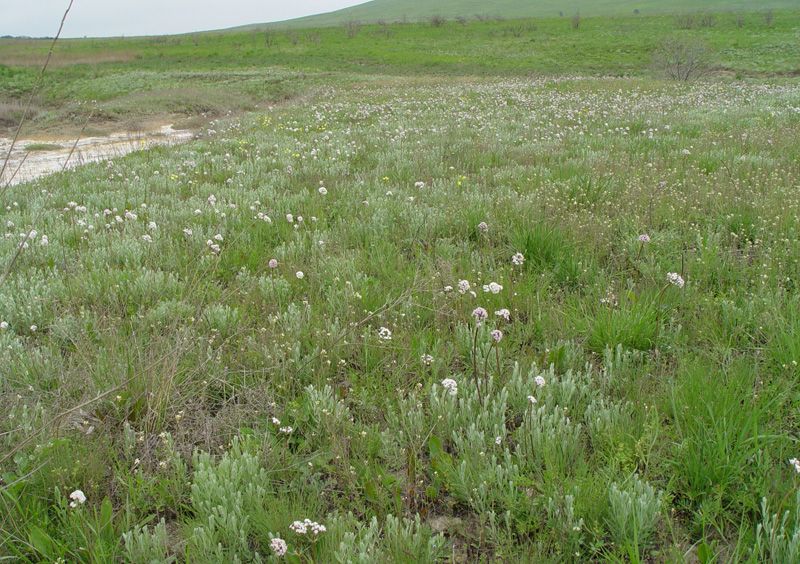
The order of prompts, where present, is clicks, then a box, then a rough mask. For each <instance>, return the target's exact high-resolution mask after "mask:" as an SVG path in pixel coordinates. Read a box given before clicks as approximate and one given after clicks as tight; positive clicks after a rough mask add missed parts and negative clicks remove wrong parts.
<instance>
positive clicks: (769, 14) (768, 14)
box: [764, 10, 772, 25]
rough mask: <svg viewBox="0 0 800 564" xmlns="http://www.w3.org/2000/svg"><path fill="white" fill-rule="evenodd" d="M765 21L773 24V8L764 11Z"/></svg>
mask: <svg viewBox="0 0 800 564" xmlns="http://www.w3.org/2000/svg"><path fill="white" fill-rule="evenodd" d="M764 21H765V22H766V23H767V25H772V10H767V11H766V12H764Z"/></svg>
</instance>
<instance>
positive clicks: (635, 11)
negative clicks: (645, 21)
mask: <svg viewBox="0 0 800 564" xmlns="http://www.w3.org/2000/svg"><path fill="white" fill-rule="evenodd" d="M633 13H634V14H635V15H637V16H638V15H639V9H638V8H637V9H635V10H634V11H633Z"/></svg>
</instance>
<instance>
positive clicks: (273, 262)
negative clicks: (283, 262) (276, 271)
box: [268, 259, 278, 268]
mask: <svg viewBox="0 0 800 564" xmlns="http://www.w3.org/2000/svg"><path fill="white" fill-rule="evenodd" d="M268 264H269V267H270V268H278V261H277V260H275V259H270V261H269V263H268Z"/></svg>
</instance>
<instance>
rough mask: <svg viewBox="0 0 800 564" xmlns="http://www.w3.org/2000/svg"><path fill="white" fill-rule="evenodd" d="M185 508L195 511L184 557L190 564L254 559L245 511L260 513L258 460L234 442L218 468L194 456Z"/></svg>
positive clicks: (263, 479) (262, 480)
mask: <svg viewBox="0 0 800 564" xmlns="http://www.w3.org/2000/svg"><path fill="white" fill-rule="evenodd" d="M194 468H195V473H194V480H193V483H192V490H191V502H192V507H193V509H194V511H195V520H194V527H193V530H192V534H191V536H190V537H189V543H188V546H187V556H188V558H189V560H190V561H192V562H209V563H210V562H214V563H220V564H221V563H223V562H235V561H241V562H249V561H257V560H259V559H260V557H259V555H258V553H257V552H256V553H254V552H253V551H252V550H251V547H250V542H249V538H248V537H249V535H250V533H251V528H252V527H251V524H250V516H249V515H250V511H251V510H252V509H253V508H258V507H263V506H264V503H265V502H266V499H267V493H268V492H267V488H266V486H267V485H268V484H269V480H268V475H267V472H266V471H265V470H264V469H263V468H261V466H260V463H259V461H258V458H256V456H254V455H253V454H250V453H249V452H247V451H246V450H245V448H244V447H243V444H242V442H241V441H240V440H239V439H234V441H233V444H232V446H231V449H230V450H229V451H227V452H226V453H225V455H224V456H223V457H222V459H221V460H219V462H215V461H214V460H213V458H212V457H211V455H210V454H208V453H199V454H195V456H194Z"/></svg>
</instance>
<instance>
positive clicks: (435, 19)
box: [428, 14, 447, 27]
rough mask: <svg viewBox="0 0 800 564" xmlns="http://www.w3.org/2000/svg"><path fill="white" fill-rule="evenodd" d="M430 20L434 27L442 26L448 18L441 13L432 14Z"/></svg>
mask: <svg viewBox="0 0 800 564" xmlns="http://www.w3.org/2000/svg"><path fill="white" fill-rule="evenodd" d="M428 21H429V22H431V25H432V26H433V27H442V26H443V25H444V24H446V23H447V20H446V19H445V17H444V16H443V15H441V14H434V15H432V16H431V17H430V18H428Z"/></svg>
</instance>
